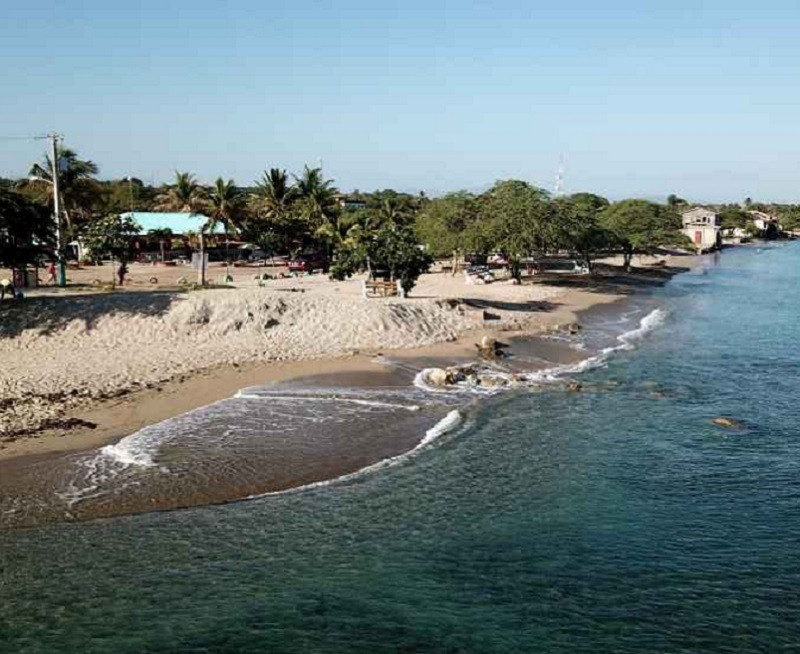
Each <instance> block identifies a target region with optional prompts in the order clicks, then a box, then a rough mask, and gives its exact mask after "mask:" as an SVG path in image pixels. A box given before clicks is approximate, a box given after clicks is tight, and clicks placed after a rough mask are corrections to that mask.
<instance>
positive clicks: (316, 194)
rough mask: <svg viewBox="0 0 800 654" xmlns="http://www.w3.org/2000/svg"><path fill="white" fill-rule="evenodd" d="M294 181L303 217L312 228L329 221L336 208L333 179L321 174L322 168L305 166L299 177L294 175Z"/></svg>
mask: <svg viewBox="0 0 800 654" xmlns="http://www.w3.org/2000/svg"><path fill="white" fill-rule="evenodd" d="M295 182H296V187H297V195H298V197H299V201H300V207H301V211H302V213H303V217H304V218H305V219H306V220H307V221H308V222H309V223H310V226H311V227H312V229H318V228H319V227H321V226H322V225H324V224H325V223H326V222H329V220H330V218H331V216H332V215H333V213H334V211H335V208H336V197H335V196H336V188H335V187H334V186H333V180H332V179H325V178H324V177H323V176H322V168H309V167H308V166H306V167H305V168H304V169H303V174H302V175H301V176H300V177H297V176H295Z"/></svg>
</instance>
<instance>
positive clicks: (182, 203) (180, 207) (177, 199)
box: [155, 170, 206, 215]
mask: <svg viewBox="0 0 800 654" xmlns="http://www.w3.org/2000/svg"><path fill="white" fill-rule="evenodd" d="M205 199H206V192H205V189H204V188H203V187H202V186H200V184H198V183H197V179H196V178H195V176H194V175H193V174H192V173H182V172H179V171H177V170H176V171H175V183H174V184H173V185H172V186H168V187H166V188H165V189H164V191H163V192H162V193H160V194H159V195H158V196H156V199H155V208H156V209H158V210H160V211H176V212H178V213H188V214H192V215H195V214H198V213H200V212H201V211H202V210H203V208H204V206H205Z"/></svg>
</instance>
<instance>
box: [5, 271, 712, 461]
mask: <svg viewBox="0 0 800 654" xmlns="http://www.w3.org/2000/svg"><path fill="white" fill-rule="evenodd" d="M680 263H681V265H680V267H676V266H672V267H670V268H661V269H643V270H640V271H638V272H637V273H636V274H637V275H639V276H640V278H641V276H642V275H645V276H647V277H648V278H650V279H647V281H648V283H650V282H651V283H654V284H660V283H664V282H665V281H667V280H668V279H669V278H670V277H672V276H673V275H674V274H678V273H680V272H683V271H684V270H687V269H688V268H689V267H690V266H687V265H685V264H692V263H696V260H695V258H692V259H688V260H687V261H683V260H681V262H680ZM653 274H655V275H656V277H655V278H651V276H652V275H653ZM579 281H580V283H579V284H576V286H577V287H576V288H567V289H565V290H563V291H561V292H560V293H559V294H558V295H556V296H554V297H553V303H554V304H555V305H556V306H555V307H554V308H552V309H551V310H549V311H546V312H542V313H536V314H535V315H533V316H527V319H525V320H523V321H518V322H513V323H502V324H499V325H497V326H494V325H492V324H491V323H489V324H482V325H478V326H475V327H474V328H472V329H467V330H464V331H463V332H461V333H460V334H459V335H458V337H457V338H456V339H455V340H449V341H443V342H435V343H432V344H427V345H423V346H417V347H403V348H399V349H393V348H385V349H383V348H370V349H364V350H361V351H351V352H349V353H346V354H343V355H339V356H334V357H324V356H323V357H315V358H309V359H304V360H292V361H243V362H241V363H232V364H218V365H215V366H211V367H208V368H205V369H201V370H197V371H194V372H191V373H185V374H184V373H182V374H179V375H177V376H176V377H175V378H173V379H170V380H167V381H165V382H163V383H159V384H157V385H153V386H152V387H149V388H142V389H140V390H133V391H130V392H127V393H125V394H124V395H122V396H120V397H116V398H111V399H101V400H94V401H88V402H86V403H84V404H81V405H80V406H78V407H76V408H74V409H71V410H68V411H66V412H65V413H64V414H63V416H62V417H61V419H60V420H61V424H64V425H70V424H72V425H74V426H72V427H68V428H55V429H43V430H41V431H38V432H34V433H32V434H29V435H23V436H19V437H15V438H13V439H8V438H7V439H5V442H3V443H2V444H1V445H2V447H0V462H8V461H10V460H22V461H26V460H29V459H31V458H32V457H33V458H36V459H40V458H42V457H46V456H59V455H62V454H65V453H74V452H77V451H82V450H88V449H94V448H98V447H102V446H104V445H108V444H110V443H114V442H116V441H118V440H120V439H121V438H124V437H125V436H127V435H129V434H131V433H133V432H135V431H137V430H139V429H141V428H143V427H146V426H149V425H152V424H155V423H157V422H160V421H162V420H166V419H168V418H172V417H174V416H176V415H180V414H182V413H185V412H187V411H191V410H193V409H196V408H199V407H202V406H205V405H208V404H211V403H213V402H216V401H219V400H223V399H226V398H229V397H231V396H233V395H234V394H235V393H236V392H237V391H239V390H240V389H242V388H244V387H248V386H257V385H264V384H270V383H276V382H284V381H289V380H296V379H300V378H304V377H308V376H311V375H343V374H348V375H355V377H354V379H355V381H356V383H358V379H357V378H358V375H360V374H361V375H363V374H366V373H372V374H375V373H377V374H387V375H388V373H389V372H390V369H389V368H388V367H387V366H386V365H383V364H382V363H380V362H379V361H378V360H376V357H378V355H381V354H385V353H391V355H392V357H393V358H395V359H402V358H407V359H409V358H416V359H419V358H422V357H427V358H430V359H432V360H442V361H451V360H457V359H458V360H463V361H464V362H466V361H468V360H470V359H474V358H475V343H477V342H478V341H480V339H481V338H482V337H484V336H488V337H489V338H497V339H500V340H502V339H508V338H510V337H511V336H536V335H539V334H542V333H547V332H549V331H551V330H558V329H563V328H565V327H566V326H567V325H569V324H572V323H575V322H577V321H578V319H579V314H580V313H581V312H583V311H586V310H588V309H591V308H592V307H594V306H597V305H601V304H610V303H616V302H619V301H621V300H623V299H625V298H626V297H628V296H630V295H631V294H635V293H636V288H635V287H633V286H631V285H630V283H626V281H620V280H618V279H614V280H611V281H603V284H604V285H605V286H606V288H603V289H602V290H600V291H598V289H594V288H593V289H587V288H581V285H583V286H585V285H586V284H585V278H584V280H579ZM627 281H628V282H629V281H630V280H627Z"/></svg>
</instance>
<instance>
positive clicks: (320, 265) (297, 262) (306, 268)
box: [289, 252, 328, 272]
mask: <svg viewBox="0 0 800 654" xmlns="http://www.w3.org/2000/svg"><path fill="white" fill-rule="evenodd" d="M315 270H322V272H327V270H328V258H327V257H326V256H325V255H324V254H320V253H318V252H308V253H306V254H301V255H300V256H297V257H295V258H293V259H291V260H290V261H289V272H313V271H315Z"/></svg>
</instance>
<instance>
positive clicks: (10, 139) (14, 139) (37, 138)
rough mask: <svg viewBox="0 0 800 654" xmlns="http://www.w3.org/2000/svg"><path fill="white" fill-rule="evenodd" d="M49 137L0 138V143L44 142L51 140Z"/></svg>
mask: <svg viewBox="0 0 800 654" xmlns="http://www.w3.org/2000/svg"><path fill="white" fill-rule="evenodd" d="M49 138H50V136H49V135H45V136H0V141H44V140H45V139H49Z"/></svg>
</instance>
